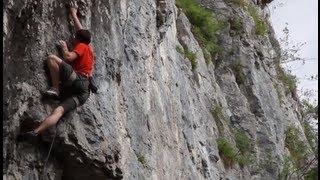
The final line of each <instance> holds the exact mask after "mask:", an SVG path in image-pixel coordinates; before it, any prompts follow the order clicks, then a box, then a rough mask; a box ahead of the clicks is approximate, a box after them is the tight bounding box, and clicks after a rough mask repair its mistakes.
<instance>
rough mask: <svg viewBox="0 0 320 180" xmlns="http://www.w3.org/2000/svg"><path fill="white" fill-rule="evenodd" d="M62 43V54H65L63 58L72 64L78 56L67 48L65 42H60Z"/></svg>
mask: <svg viewBox="0 0 320 180" xmlns="http://www.w3.org/2000/svg"><path fill="white" fill-rule="evenodd" d="M59 43H60V46H61V48H62V53H63V58H64V59H65V60H67V61H69V62H72V61H74V60H75V59H77V57H78V55H77V53H75V52H72V51H71V52H70V51H69V50H68V46H67V43H66V42H65V41H62V40H61V41H59Z"/></svg>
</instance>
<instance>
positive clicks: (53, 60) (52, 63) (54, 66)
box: [47, 55, 63, 90]
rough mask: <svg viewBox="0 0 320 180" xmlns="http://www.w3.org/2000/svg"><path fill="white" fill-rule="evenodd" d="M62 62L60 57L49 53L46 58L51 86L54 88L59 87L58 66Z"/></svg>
mask: <svg viewBox="0 0 320 180" xmlns="http://www.w3.org/2000/svg"><path fill="white" fill-rule="evenodd" d="M62 62H63V61H62V59H60V58H59V57H57V56H56V55H49V57H48V60H47V64H48V67H49V70H50V75H51V81H52V87H53V88H55V89H56V90H58V89H59V79H60V78H59V66H60V64H61V63H62Z"/></svg>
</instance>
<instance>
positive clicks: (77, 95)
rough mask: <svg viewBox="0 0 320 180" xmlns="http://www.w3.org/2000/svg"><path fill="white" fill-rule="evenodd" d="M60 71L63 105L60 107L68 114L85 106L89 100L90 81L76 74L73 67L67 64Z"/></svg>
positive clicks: (60, 67) (62, 65) (63, 63)
mask: <svg viewBox="0 0 320 180" xmlns="http://www.w3.org/2000/svg"><path fill="white" fill-rule="evenodd" d="M59 70H60V80H61V82H62V103H61V104H60V106H62V107H63V109H64V112H65V113H67V112H69V111H71V110H74V109H75V108H76V107H78V106H81V105H83V104H84V103H85V102H86V101H87V99H88V98H89V96H90V91H89V80H88V79H87V78H86V77H84V76H82V75H80V74H76V73H75V72H74V71H73V69H72V66H71V65H69V64H67V63H65V62H62V63H61V64H60V66H59Z"/></svg>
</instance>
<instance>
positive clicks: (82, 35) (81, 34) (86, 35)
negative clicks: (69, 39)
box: [75, 29, 91, 44]
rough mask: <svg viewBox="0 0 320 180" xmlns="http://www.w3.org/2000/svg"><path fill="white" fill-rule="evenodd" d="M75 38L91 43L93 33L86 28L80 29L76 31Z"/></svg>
mask: <svg viewBox="0 0 320 180" xmlns="http://www.w3.org/2000/svg"><path fill="white" fill-rule="evenodd" d="M75 39H76V40H77V41H79V42H82V43H85V44H90V42H91V34H90V32H89V31H88V30H86V29H80V30H78V31H77V32H76V36H75Z"/></svg>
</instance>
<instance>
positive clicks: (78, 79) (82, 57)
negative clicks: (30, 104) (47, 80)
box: [18, 7, 94, 141]
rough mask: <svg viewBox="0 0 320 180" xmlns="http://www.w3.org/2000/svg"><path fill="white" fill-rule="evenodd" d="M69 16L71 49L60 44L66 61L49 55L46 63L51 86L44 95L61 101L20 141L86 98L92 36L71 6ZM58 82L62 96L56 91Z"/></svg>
mask: <svg viewBox="0 0 320 180" xmlns="http://www.w3.org/2000/svg"><path fill="white" fill-rule="evenodd" d="M70 14H71V17H72V19H73V22H74V24H75V28H76V31H77V32H76V35H75V41H74V49H73V51H69V50H68V47H67V44H66V42H65V41H59V43H60V46H61V48H62V52H63V58H64V59H65V60H66V62H65V61H63V60H62V59H60V58H59V57H57V56H55V55H49V57H48V61H47V63H48V67H49V70H50V75H51V81H52V87H51V88H50V89H49V90H48V91H46V95H48V96H50V97H55V98H58V97H60V98H62V99H63V101H62V103H60V105H59V106H58V107H57V108H55V109H54V110H53V112H52V113H51V114H50V115H49V116H48V117H46V118H45V119H44V121H43V122H42V123H41V124H40V126H39V127H37V128H36V129H35V130H34V131H30V132H27V133H22V134H20V135H19V136H18V140H19V141H22V140H26V139H29V138H33V137H36V136H37V135H38V134H40V133H42V132H43V131H44V130H46V129H47V128H49V127H51V126H53V125H55V124H56V123H57V122H58V121H59V119H60V118H61V117H62V115H63V114H65V113H66V112H69V111H71V110H73V109H75V108H76V107H77V106H81V105H82V104H84V103H85V101H86V100H87V99H88V98H89V95H90V92H89V77H91V76H92V71H93V64H94V57H93V52H92V48H91V47H90V45H89V44H90V41H91V35H90V32H89V31H88V30H84V29H83V28H82V25H81V23H80V21H79V19H78V17H77V7H71V8H70ZM60 81H61V84H62V87H63V88H62V89H63V93H60V92H59V83H60Z"/></svg>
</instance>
